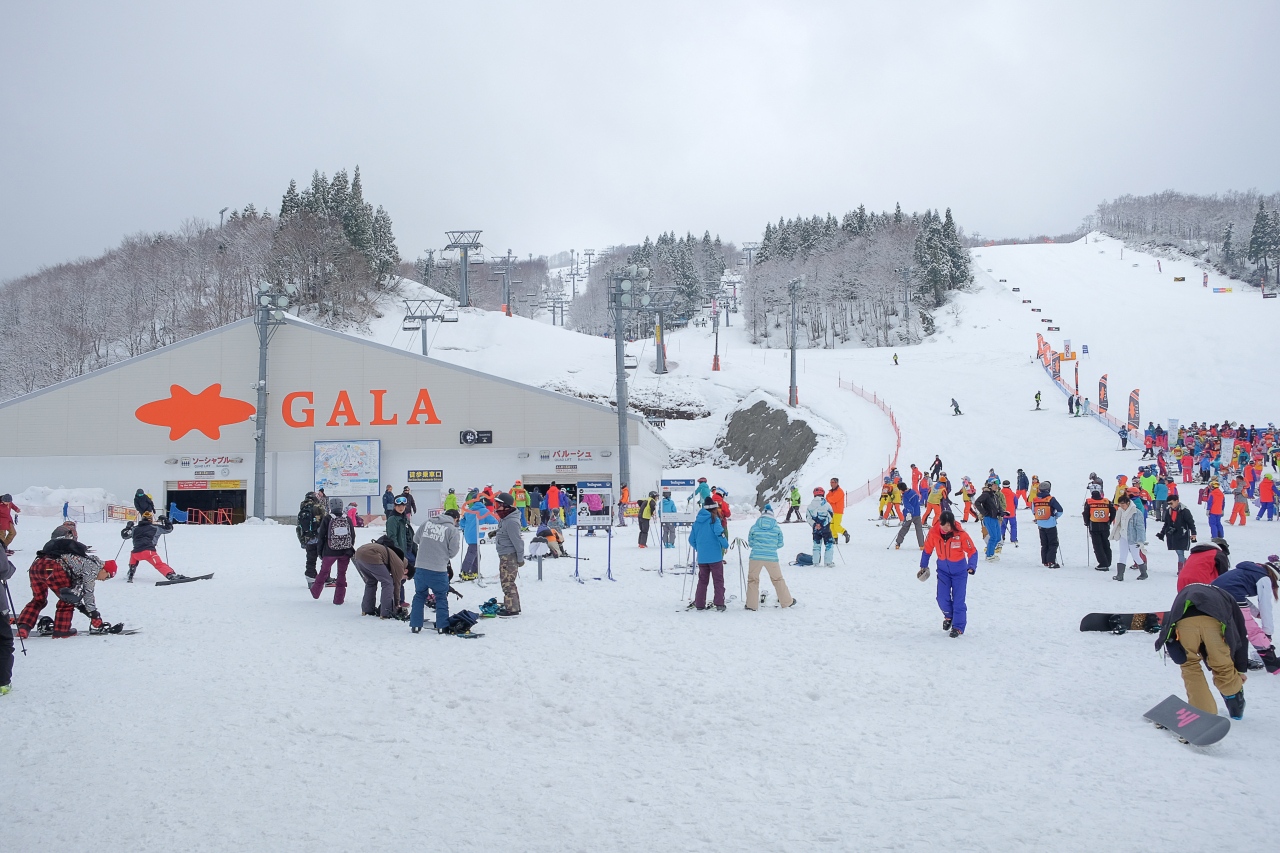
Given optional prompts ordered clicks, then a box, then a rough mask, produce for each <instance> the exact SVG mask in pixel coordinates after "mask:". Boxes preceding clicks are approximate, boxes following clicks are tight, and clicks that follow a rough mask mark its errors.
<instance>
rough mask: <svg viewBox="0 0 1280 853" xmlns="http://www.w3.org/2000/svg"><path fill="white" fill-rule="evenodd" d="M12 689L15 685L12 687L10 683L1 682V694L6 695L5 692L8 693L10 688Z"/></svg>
mask: <svg viewBox="0 0 1280 853" xmlns="http://www.w3.org/2000/svg"><path fill="white" fill-rule="evenodd" d="M12 689H13V687H11V686H10V685H8V684H0V696H4V695H5V694H7V693H8V692H9V691H10V690H12Z"/></svg>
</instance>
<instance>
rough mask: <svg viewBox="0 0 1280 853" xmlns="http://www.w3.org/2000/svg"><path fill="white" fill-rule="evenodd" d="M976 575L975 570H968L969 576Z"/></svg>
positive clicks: (976, 571)
mask: <svg viewBox="0 0 1280 853" xmlns="http://www.w3.org/2000/svg"><path fill="white" fill-rule="evenodd" d="M977 573H978V570H977V569H970V570H969V574H971V575H976V574H977Z"/></svg>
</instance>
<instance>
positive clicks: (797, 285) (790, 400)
mask: <svg viewBox="0 0 1280 853" xmlns="http://www.w3.org/2000/svg"><path fill="white" fill-rule="evenodd" d="M804 287H805V280H804V276H800V277H799V278H793V279H791V281H789V282H787V295H788V296H790V297H791V392H790V393H789V394H788V395H787V405H788V406H790V407H791V408H793V409H794V408H795V407H796V406H798V405H800V390H799V388H797V387H796V300H797V299H799V298H800V291H802V290H804Z"/></svg>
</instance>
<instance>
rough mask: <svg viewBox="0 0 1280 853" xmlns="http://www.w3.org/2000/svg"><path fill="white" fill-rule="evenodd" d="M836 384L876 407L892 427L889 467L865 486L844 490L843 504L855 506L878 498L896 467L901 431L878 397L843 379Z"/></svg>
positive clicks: (888, 409) (896, 420)
mask: <svg viewBox="0 0 1280 853" xmlns="http://www.w3.org/2000/svg"><path fill="white" fill-rule="evenodd" d="M836 384H838V385H839V386H840V387H841V388H843V389H844V390H846V391H852V392H853V393H855V394H857V395H858V396H859V397H861V398H862V399H864V400H866V401H867V402H868V403H873V404H875V405H876V406H878V407H879V409H880V411H882V412H884V413H885V414H886V415H888V416H889V423H890V424H892V426H893V435H894V438H895V444H894V447H893V458H892V459H890V460H889V467H887V468H885V469H884V470H883V471H881V472H880V476H878V477H876V478H875V479H874V480H867V482H866V484H865V485H862V486H859V487H858V488H856V489H846V490H845V503H846V504H856V503H857V502H858V501H860V500H863V499H864V498H868V497H870V496H871V495H876V496H877V497H878V496H879V495H880V487H881V486H882V485H883V484H884V478H885V477H888V476H889V474H891V473H892V472H893V470H894V469H895V468H897V467H898V452H899V451H900V450H902V430H900V429H898V419H897V418H896V417H895V416H894V414H893V409H891V408H889V405H888V404H887V403H885V401H884V400H883V399H882V398H881V397H880V396H879V395H877V394H873V393H871V392H869V391H867V390H866V389H864V388H862V387H860V386H858V385H854V384H853V383H852V382H845V381H844V380H843V379H838V380H836Z"/></svg>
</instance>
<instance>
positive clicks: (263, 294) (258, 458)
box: [253, 281, 298, 519]
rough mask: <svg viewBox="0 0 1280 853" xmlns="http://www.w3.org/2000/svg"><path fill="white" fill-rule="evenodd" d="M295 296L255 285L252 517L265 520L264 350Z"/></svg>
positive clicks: (282, 288)
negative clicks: (256, 393) (256, 360)
mask: <svg viewBox="0 0 1280 853" xmlns="http://www.w3.org/2000/svg"><path fill="white" fill-rule="evenodd" d="M297 292H298V286H297V285H296V284H292V283H289V284H285V285H280V284H271V283H270V282H265V281H263V282H259V283H258V304H257V305H256V306H255V307H256V310H255V311H254V315H253V323H254V325H255V326H257V327H258V385H257V389H258V412H257V415H256V416H255V418H254V430H253V439H254V442H255V443H256V447H255V448H254V454H253V516H254V518H260V519H265V518H266V517H267V516H266V511H267V348H268V346H269V345H270V343H271V338H272V337H273V336H274V335H275V333H276V330H277V329H278V328H280V327H281V326H283V325H284V309H286V308H288V307H289V297H290V296H293V295H295V294H296V293H297Z"/></svg>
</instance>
